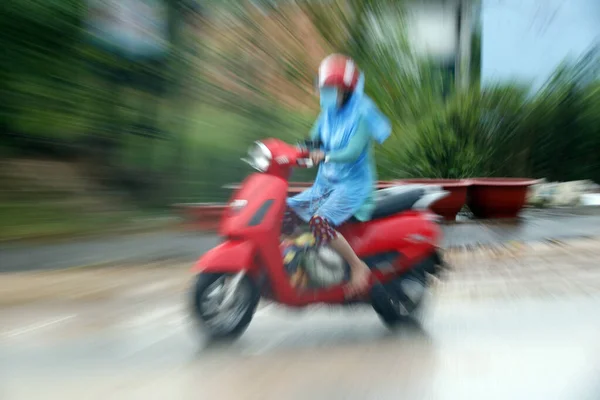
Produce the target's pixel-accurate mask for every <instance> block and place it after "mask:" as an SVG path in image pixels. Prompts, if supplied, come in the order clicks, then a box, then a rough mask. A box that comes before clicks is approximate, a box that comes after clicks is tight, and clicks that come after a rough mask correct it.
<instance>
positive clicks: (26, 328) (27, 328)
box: [2, 314, 76, 337]
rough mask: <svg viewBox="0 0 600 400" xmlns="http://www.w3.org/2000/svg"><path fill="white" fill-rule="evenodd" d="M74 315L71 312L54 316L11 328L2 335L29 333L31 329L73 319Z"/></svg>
mask: <svg viewBox="0 0 600 400" xmlns="http://www.w3.org/2000/svg"><path fill="white" fill-rule="evenodd" d="M75 317H76V315H75V314H73V315H67V316H64V317H61V318H55V319H51V320H47V321H44V322H38V323H35V324H31V325H27V326H24V327H22V328H18V329H13V330H10V331H6V332H2V336H5V337H15V336H19V335H23V334H26V333H30V332H33V331H37V330H39V329H44V328H47V327H49V326H52V325H56V324H60V323H62V322H65V321H68V320H71V319H73V318H75Z"/></svg>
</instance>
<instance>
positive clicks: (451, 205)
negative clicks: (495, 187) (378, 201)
mask: <svg viewBox="0 0 600 400" xmlns="http://www.w3.org/2000/svg"><path fill="white" fill-rule="evenodd" d="M394 182H395V183H396V184H398V183H400V184H411V183H418V184H427V185H438V186H442V187H443V188H444V190H447V191H448V192H450V194H449V195H448V196H447V197H445V198H443V199H440V200H438V201H436V202H435V203H434V204H433V205H432V206H431V210H432V211H433V212H435V213H436V214H438V215H441V216H442V217H444V219H445V220H446V221H454V220H456V215H457V214H458V213H459V212H460V210H461V209H462V208H463V206H464V205H465V203H466V201H467V189H468V188H469V185H470V184H471V182H470V181H469V180H464V179H401V180H397V181H394ZM386 185H388V187H389V186H393V185H392V184H388V183H386Z"/></svg>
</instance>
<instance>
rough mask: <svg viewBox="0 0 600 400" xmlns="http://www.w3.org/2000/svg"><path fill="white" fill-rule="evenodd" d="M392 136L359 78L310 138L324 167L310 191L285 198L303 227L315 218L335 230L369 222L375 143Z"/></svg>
mask: <svg viewBox="0 0 600 400" xmlns="http://www.w3.org/2000/svg"><path fill="white" fill-rule="evenodd" d="M390 133H391V125H390V122H389V120H388V119H387V118H386V116H385V115H383V113H382V112H381V111H380V110H379V109H378V108H377V106H376V105H375V103H374V102H373V101H372V100H371V99H370V98H369V97H368V96H367V95H366V94H365V93H364V75H362V74H361V76H360V79H359V81H358V84H357V87H356V89H355V90H354V93H353V94H352V97H351V98H350V99H349V100H348V102H347V103H346V104H345V105H344V107H342V108H341V109H337V110H332V111H328V110H322V111H321V114H320V115H319V117H318V119H317V121H316V123H315V125H314V127H313V131H312V133H311V136H312V137H313V139H317V138H318V139H320V140H321V141H322V142H323V147H322V150H323V151H324V152H325V154H326V155H327V159H326V162H322V163H321V164H320V165H319V171H318V173H317V177H316V179H315V182H314V184H313V186H311V187H310V188H309V189H307V190H305V191H304V192H302V193H300V194H298V195H297V196H294V197H291V198H289V199H288V200H287V204H288V206H289V207H290V208H291V209H292V210H293V211H294V212H295V213H296V214H297V215H298V216H299V217H300V218H302V219H303V220H304V221H305V222H308V221H309V220H310V219H311V218H312V217H313V216H315V215H318V216H320V217H322V218H325V219H327V220H328V221H329V223H331V224H333V225H334V226H339V225H341V224H342V223H344V222H345V221H347V220H349V219H350V218H351V217H353V216H354V217H356V218H357V219H358V220H361V221H367V220H369V219H370V217H371V214H372V212H373V208H374V204H373V191H374V190H375V182H376V180H377V171H376V168H375V160H374V157H373V141H375V142H377V143H379V144H382V143H383V142H384V141H385V140H386V139H387V138H388V137H389V136H390Z"/></svg>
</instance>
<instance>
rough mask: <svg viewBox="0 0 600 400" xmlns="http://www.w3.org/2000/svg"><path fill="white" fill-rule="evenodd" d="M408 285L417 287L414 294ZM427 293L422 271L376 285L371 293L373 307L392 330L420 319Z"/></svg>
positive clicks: (424, 276) (425, 280)
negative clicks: (419, 314)
mask: <svg viewBox="0 0 600 400" xmlns="http://www.w3.org/2000/svg"><path fill="white" fill-rule="evenodd" d="M408 285H411V286H415V287H416V289H415V290H414V292H415V293H414V294H413V295H410V294H409V293H407V292H408V290H409V289H408ZM426 291H427V278H426V275H425V271H424V270H422V269H419V270H416V271H411V272H410V273H408V274H406V275H404V276H401V277H399V278H397V279H395V280H393V281H392V282H388V283H386V284H385V285H381V284H380V285H376V286H375V287H373V289H372V291H371V298H372V306H373V309H374V310H375V312H376V313H377V314H378V315H379V318H380V319H381V320H382V322H383V323H384V324H385V325H386V326H387V327H388V328H390V329H394V328H396V327H398V326H400V325H402V324H404V323H412V322H414V321H415V319H417V318H418V313H419V310H420V308H421V306H422V303H423V301H424V298H425V293H426Z"/></svg>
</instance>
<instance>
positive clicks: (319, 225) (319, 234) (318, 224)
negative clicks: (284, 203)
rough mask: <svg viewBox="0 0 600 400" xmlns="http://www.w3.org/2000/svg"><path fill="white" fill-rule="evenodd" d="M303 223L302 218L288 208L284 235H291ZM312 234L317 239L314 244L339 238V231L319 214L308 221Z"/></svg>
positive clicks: (320, 244)
mask: <svg viewBox="0 0 600 400" xmlns="http://www.w3.org/2000/svg"><path fill="white" fill-rule="evenodd" d="M300 224H302V219H301V218H300V217H298V215H297V214H296V213H295V212H294V211H293V210H291V209H289V208H288V209H287V210H286V212H285V214H284V217H283V227H282V229H281V232H282V233H283V234H284V235H291V234H292V233H294V231H295V230H296V228H297V227H298V226H300ZM308 226H309V227H310V231H311V233H312V236H313V237H314V239H315V243H314V245H317V246H322V245H325V244H327V243H329V242H331V241H332V240H334V239H335V238H337V235H338V233H337V231H336V230H335V227H334V226H332V225H331V223H329V222H328V221H327V220H326V219H325V218H323V217H320V216H318V215H316V216H314V217H312V218H311V219H310V221H309V222H308Z"/></svg>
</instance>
